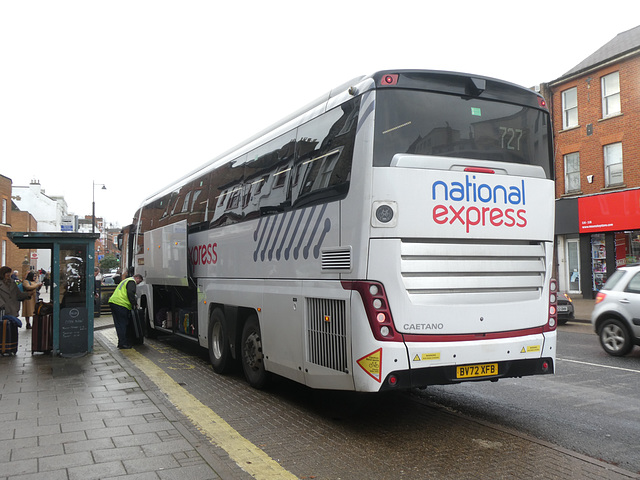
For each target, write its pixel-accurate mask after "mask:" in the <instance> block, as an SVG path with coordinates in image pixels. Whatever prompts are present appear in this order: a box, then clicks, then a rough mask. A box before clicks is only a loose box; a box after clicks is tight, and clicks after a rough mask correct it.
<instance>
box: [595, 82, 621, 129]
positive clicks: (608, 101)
mask: <svg viewBox="0 0 640 480" xmlns="http://www.w3.org/2000/svg"><path fill="white" fill-rule="evenodd" d="M600 82H601V91H602V118H607V117H611V116H613V115H619V114H620V113H622V105H621V103H620V72H613V73H610V74H609V75H605V76H604V77H602V79H601V80H600Z"/></svg>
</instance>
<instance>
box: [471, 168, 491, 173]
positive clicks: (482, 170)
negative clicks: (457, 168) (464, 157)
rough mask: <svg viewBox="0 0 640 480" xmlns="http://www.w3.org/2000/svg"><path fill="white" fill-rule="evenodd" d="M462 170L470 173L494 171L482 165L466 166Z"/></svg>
mask: <svg viewBox="0 0 640 480" xmlns="http://www.w3.org/2000/svg"><path fill="white" fill-rule="evenodd" d="M464 171H465V172H471V173H496V172H495V170H492V169H490V168H483V167H466V168H465V169H464Z"/></svg>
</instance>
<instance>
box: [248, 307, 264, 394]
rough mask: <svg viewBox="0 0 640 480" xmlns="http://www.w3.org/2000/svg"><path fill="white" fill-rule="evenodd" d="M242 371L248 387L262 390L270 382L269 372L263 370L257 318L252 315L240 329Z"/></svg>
mask: <svg viewBox="0 0 640 480" xmlns="http://www.w3.org/2000/svg"><path fill="white" fill-rule="evenodd" d="M241 348H242V369H243V370H244V376H245V377H246V379H247V382H248V383H249V385H251V386H252V387H253V388H258V389H260V388H264V387H265V386H266V385H267V384H268V383H269V380H270V375H269V372H267V371H266V370H265V369H264V354H263V352H262V337H261V335H260V324H259V323H258V317H257V316H256V315H255V314H252V315H251V316H250V317H249V318H247V321H246V322H245V324H244V328H243V329H242V344H241Z"/></svg>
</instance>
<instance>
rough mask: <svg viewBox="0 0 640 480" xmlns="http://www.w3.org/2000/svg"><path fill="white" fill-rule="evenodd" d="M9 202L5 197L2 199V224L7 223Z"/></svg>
mask: <svg viewBox="0 0 640 480" xmlns="http://www.w3.org/2000/svg"><path fill="white" fill-rule="evenodd" d="M8 205H9V202H7V199H6V198H3V199H2V225H6V224H7V208H8ZM3 265H4V263H3Z"/></svg>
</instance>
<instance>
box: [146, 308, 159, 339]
mask: <svg viewBox="0 0 640 480" xmlns="http://www.w3.org/2000/svg"><path fill="white" fill-rule="evenodd" d="M144 330H145V332H144V333H145V337H147V338H156V337H157V336H158V332H157V331H156V330H155V329H154V328H153V326H152V325H151V319H150V318H149V307H145V308H144Z"/></svg>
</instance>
